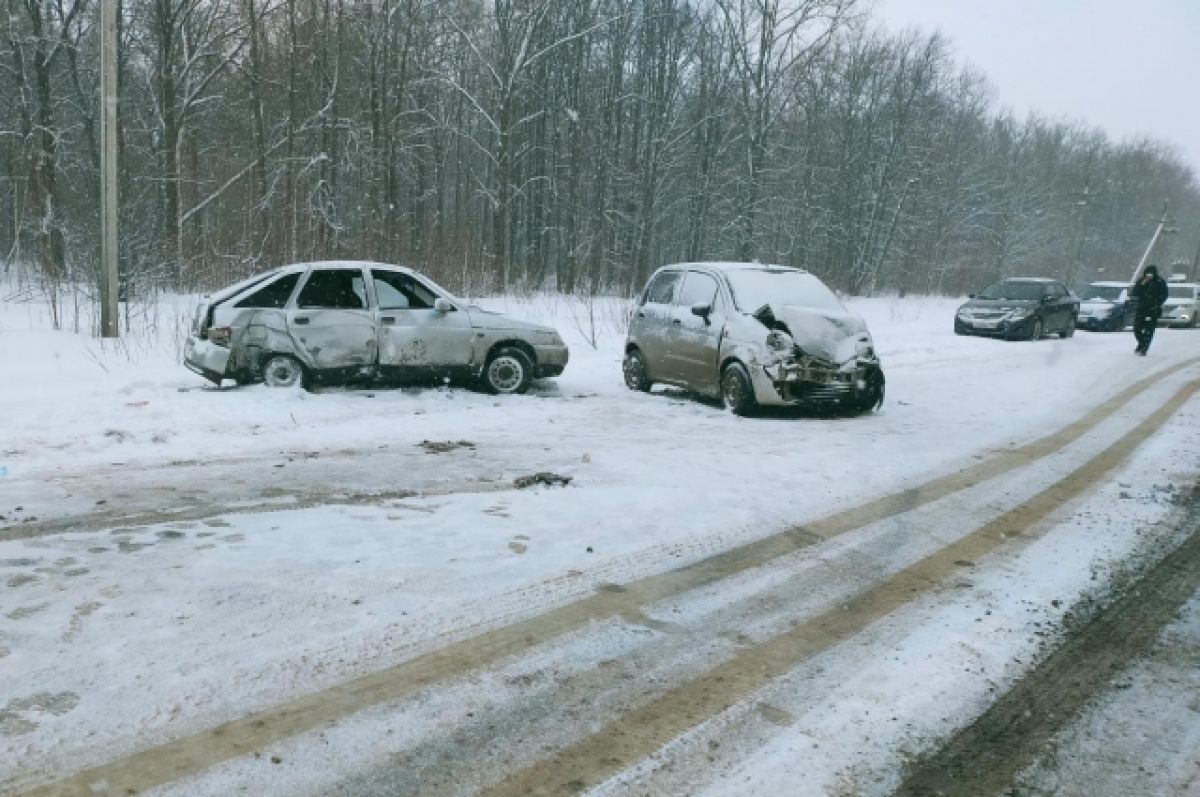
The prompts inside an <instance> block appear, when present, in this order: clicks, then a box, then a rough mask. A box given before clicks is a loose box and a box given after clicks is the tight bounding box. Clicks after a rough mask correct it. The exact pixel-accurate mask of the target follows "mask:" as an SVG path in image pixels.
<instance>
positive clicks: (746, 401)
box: [721, 363, 758, 415]
mask: <svg viewBox="0 0 1200 797" xmlns="http://www.w3.org/2000/svg"><path fill="white" fill-rule="evenodd" d="M721 398H723V399H725V406H726V407H728V408H729V409H730V410H732V411H733V414H734V415H750V414H751V413H753V412H754V410H755V408H757V407H758V402H757V401H755V399H754V385H752V384H751V383H750V372H749V371H747V370H746V366H744V365H742V364H741V363H730V364H729V365H727V366H725V370H724V371H722V372H721Z"/></svg>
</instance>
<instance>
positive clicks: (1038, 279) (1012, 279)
mask: <svg viewBox="0 0 1200 797" xmlns="http://www.w3.org/2000/svg"><path fill="white" fill-rule="evenodd" d="M1001 282H1058V280H1056V279H1050V278H1049V277H1005V278H1004V279H1003V280H1001Z"/></svg>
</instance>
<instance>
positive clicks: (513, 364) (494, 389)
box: [483, 348, 533, 393]
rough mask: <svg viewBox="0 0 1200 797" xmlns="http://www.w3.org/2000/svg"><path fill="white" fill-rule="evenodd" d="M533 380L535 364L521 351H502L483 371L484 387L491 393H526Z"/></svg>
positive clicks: (490, 360) (512, 349)
mask: <svg viewBox="0 0 1200 797" xmlns="http://www.w3.org/2000/svg"><path fill="white" fill-rule="evenodd" d="M532 379H533V363H532V362H531V361H530V359H529V355H527V354H526V353H525V352H523V351H521V350H520V349H514V348H507V349H500V351H498V352H496V353H495V354H493V355H492V356H491V358H490V359H488V361H487V365H486V366H484V369H483V385H484V387H486V388H487V390H488V392H489V393H524V392H525V391H527V390H529V382H530V381H531V380H532Z"/></svg>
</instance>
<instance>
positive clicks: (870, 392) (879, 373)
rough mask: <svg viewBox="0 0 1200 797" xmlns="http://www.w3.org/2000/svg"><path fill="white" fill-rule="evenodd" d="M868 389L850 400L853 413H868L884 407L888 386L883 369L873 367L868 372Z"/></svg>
mask: <svg viewBox="0 0 1200 797" xmlns="http://www.w3.org/2000/svg"><path fill="white" fill-rule="evenodd" d="M866 382H867V387H866V389H865V390H863V391H862V392H861V393H859V394H858V395H856V396H855V397H854V398H852V399H850V402H849V408H850V410H851V411H852V412H857V413H867V412H870V411H871V410H876V409H879V408H880V407H881V406H883V394H884V389H885V386H886V384H887V382H886V380H885V379H884V378H883V369H882V368H880V367H879V366H877V365H876V366H872V367H871V368H870V370H868V371H867V379H866Z"/></svg>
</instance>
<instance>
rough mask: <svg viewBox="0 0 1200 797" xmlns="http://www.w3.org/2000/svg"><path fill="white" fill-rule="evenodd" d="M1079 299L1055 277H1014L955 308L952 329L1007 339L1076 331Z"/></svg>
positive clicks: (1063, 334) (1065, 335)
mask: <svg viewBox="0 0 1200 797" xmlns="http://www.w3.org/2000/svg"><path fill="white" fill-rule="evenodd" d="M1078 317H1079V299H1077V298H1076V297H1075V295H1074V294H1073V293H1071V292H1070V291H1069V290H1067V286H1065V285H1063V284H1062V283H1061V282H1059V281H1058V280H1051V279H1037V278H1033V277H1014V278H1012V279H1006V280H1001V281H1000V282H997V283H995V284H994V285H989V286H987V287H986V288H984V289H983V290H981V291H980V292H979V293H977V294H974V295H972V296H971V301H969V302H967V303H966V304H964V305H963V306H962V307H960V308H958V313H957V314H956V315H955V317H954V331H955V333H957V334H959V335H990V336H994V337H1001V338H1008V339H1009V340H1037V339H1038V338H1040V337H1042V336H1043V335H1045V334H1046V333H1047V332H1055V333H1058V335H1059V337H1063V338H1069V337H1071V336H1072V335H1074V334H1075V320H1076V319H1077V318H1078Z"/></svg>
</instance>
